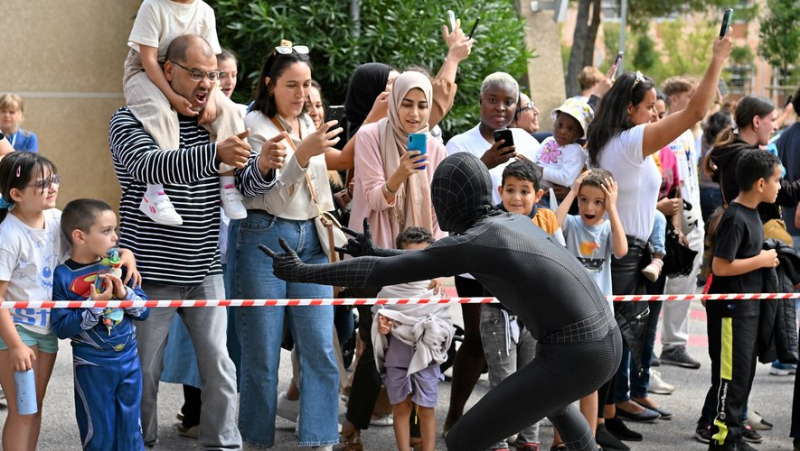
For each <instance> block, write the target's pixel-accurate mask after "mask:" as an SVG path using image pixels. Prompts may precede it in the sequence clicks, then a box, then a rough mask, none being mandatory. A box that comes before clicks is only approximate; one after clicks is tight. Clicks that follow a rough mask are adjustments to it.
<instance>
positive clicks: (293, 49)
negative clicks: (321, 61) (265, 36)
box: [275, 45, 308, 55]
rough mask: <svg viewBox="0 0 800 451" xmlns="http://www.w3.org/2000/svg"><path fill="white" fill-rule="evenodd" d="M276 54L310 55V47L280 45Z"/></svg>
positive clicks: (276, 48) (276, 49)
mask: <svg viewBox="0 0 800 451" xmlns="http://www.w3.org/2000/svg"><path fill="white" fill-rule="evenodd" d="M275 53H280V54H281V55H289V54H291V53H297V54H299V55H308V46H306V45H292V46H289V45H279V46H277V47H275Z"/></svg>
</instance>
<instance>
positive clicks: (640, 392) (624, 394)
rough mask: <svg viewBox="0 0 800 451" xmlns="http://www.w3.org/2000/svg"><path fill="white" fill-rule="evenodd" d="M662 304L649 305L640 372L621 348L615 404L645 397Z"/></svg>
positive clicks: (660, 302)
mask: <svg viewBox="0 0 800 451" xmlns="http://www.w3.org/2000/svg"><path fill="white" fill-rule="evenodd" d="M662 304H663V302H662V301H657V302H651V303H650V316H648V317H647V335H646V336H645V342H644V348H643V349H642V372H641V374H639V369H638V368H636V365H635V364H634V363H633V359H631V353H630V350H629V349H628V347H627V346H623V347H622V362H621V363H620V364H619V369H618V370H617V376H616V377H617V384H616V387H614V390H615V391H614V400H615V402H624V401H627V400H629V399H631V398H644V397H645V396H647V387H649V386H650V362H651V361H652V360H653V347H654V346H655V343H656V330H657V329H658V316H659V314H661V306H662ZM629 370H630V394H629V393H628V377H629Z"/></svg>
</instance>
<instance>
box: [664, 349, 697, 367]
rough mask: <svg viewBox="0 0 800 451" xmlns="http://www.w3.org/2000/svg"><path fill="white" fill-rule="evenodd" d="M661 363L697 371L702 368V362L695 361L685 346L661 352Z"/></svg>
mask: <svg viewBox="0 0 800 451" xmlns="http://www.w3.org/2000/svg"><path fill="white" fill-rule="evenodd" d="M661 363H663V364H665V365H675V366H681V367H684V368H691V369H693V370H696V369H698V368H700V362H698V361H697V360H695V359H693V358H692V357H691V356H690V355H689V354H688V353H687V352H686V347H685V346H678V347H677V348H672V349H665V350H663V351H661Z"/></svg>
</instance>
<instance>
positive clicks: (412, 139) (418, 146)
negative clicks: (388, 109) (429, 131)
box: [408, 133, 428, 169]
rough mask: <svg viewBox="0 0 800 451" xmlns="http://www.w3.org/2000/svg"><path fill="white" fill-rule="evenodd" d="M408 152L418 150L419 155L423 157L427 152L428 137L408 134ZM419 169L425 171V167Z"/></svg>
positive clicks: (420, 134) (423, 134) (421, 134)
mask: <svg viewBox="0 0 800 451" xmlns="http://www.w3.org/2000/svg"><path fill="white" fill-rule="evenodd" d="M408 150H409V151H412V150H419V152H420V155H425V153H427V151H428V135H426V134H425V133H409V134H408ZM420 169H425V166H422V167H421V168H420Z"/></svg>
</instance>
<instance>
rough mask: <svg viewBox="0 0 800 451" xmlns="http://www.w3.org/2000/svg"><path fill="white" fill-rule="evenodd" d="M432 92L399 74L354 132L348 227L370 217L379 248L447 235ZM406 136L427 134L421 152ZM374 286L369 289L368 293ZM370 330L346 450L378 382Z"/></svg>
mask: <svg viewBox="0 0 800 451" xmlns="http://www.w3.org/2000/svg"><path fill="white" fill-rule="evenodd" d="M432 96H433V90H432V86H431V82H430V80H429V79H428V78H427V77H426V76H425V75H423V74H421V73H419V72H405V73H403V74H401V75H399V76H398V77H397V78H396V79H395V80H394V86H393V88H392V90H391V92H390V93H389V99H388V105H387V116H386V118H384V119H381V120H379V121H378V122H376V123H372V124H365V125H363V126H362V127H361V128H360V130H359V131H358V134H357V135H356V139H355V141H356V142H355V146H356V149H355V151H356V152H357V153H358V155H359V158H357V159H356V161H355V179H354V180H355V187H354V190H353V201H352V211H351V214H350V228H352V229H354V230H357V231H362V230H363V225H364V219H368V220H369V224H370V229H371V231H372V236H373V239H374V240H375V244H376V245H377V246H381V247H385V248H394V246H395V238H396V237H397V235H398V234H399V233H400V232H402V231H403V230H405V229H407V228H408V227H422V228H425V229H427V230H429V231H430V232H431V233H432V234H433V236H434V237H435V238H436V239H439V238H442V237H443V236H445V235H446V234H445V233H443V232H442V231H441V229H440V228H439V223H438V221H437V219H436V214H435V213H434V211H433V205H432V204H431V192H430V184H431V180H432V179H433V173H434V171H435V170H436V167H437V166H438V165H439V163H440V162H441V161H442V160H443V159H444V158H445V157H446V156H447V153H446V151H445V148H444V146H443V145H442V144H441V143H440V142H439V141H438V140H436V139H433V138H431V137H430V134H429V133H428V129H429V120H430V113H431V108H430V105H431V103H430V102H431V99H432ZM410 134H418V135H421V136H424V137H425V139H426V146H425V149H426V152H425V154H424V155H422V154H421V152H420V151H418V150H408V139H409V135H410ZM415 138H416V139H419V137H416V136H415ZM437 285H438V286H437V287H432V288H434V289H437V288H438V290H441V283H440V282H437ZM378 289H379V288H378V287H376V288H375V289H374V290H373V291H374V293H373V294H372V296H375V295H376V294H377V290H378ZM370 330H371V324H370V325H369V327H368V326H367V325H365V324H361V323H360V324H359V334H360V335H361V337H362V341H363V342H364V344H365V346H366V348H365V350H364V352H363V353H362V354H361V358H360V359H359V362H358V367H357V369H356V374H357V376H358V375H359V374H361V378H360V381H359V379H357V380H356V381H354V382H353V391H352V392H351V396H350V401H349V403H348V410H347V422H346V423H345V425H344V427H343V428H342V443H343V449H346V450H347V449H358V448H357V447H358V446H360V443H361V438H360V431H361V430H362V429H367V428H368V427H369V424H370V419H371V417H372V411H373V408H374V406H375V400H376V399H377V397H378V391H379V390H380V386H381V381H380V377H379V376H378V375H377V371H376V368H375V361H374V355H373V352H372V340H371V337H370ZM369 376H373V377H369ZM367 381H369V382H370V383H365V382H367ZM356 387H358V388H356ZM356 390H358V393H356Z"/></svg>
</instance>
